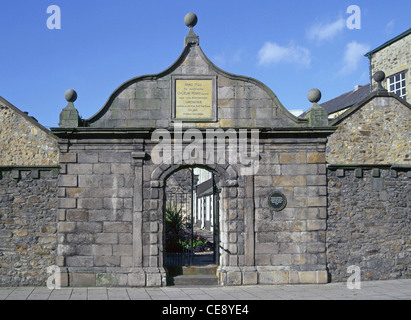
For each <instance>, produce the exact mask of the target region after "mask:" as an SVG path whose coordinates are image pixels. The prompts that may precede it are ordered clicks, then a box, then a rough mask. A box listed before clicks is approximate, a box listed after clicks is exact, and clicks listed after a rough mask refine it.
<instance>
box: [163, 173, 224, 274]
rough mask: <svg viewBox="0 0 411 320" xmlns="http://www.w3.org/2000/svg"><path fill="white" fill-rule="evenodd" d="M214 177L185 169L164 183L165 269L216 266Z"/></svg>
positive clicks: (217, 256)
mask: <svg viewBox="0 0 411 320" xmlns="http://www.w3.org/2000/svg"><path fill="white" fill-rule="evenodd" d="M217 180H218V179H217V176H216V175H215V174H214V173H213V172H211V171H209V170H207V169H204V168H200V167H186V168H183V169H180V170H178V171H176V172H174V173H173V174H171V175H170V176H169V177H168V178H167V179H166V183H165V208H164V220H165V221H164V222H165V224H164V225H165V237H164V239H165V243H164V248H165V260H164V261H165V266H166V267H167V269H169V270H172V269H174V270H175V269H179V268H182V267H191V266H208V265H217V264H218V260H219V252H218V248H219V246H218V243H219V238H218V236H219V224H218V221H219V220H218V212H219V192H220V188H219V185H218V181H217Z"/></svg>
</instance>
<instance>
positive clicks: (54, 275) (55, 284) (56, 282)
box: [46, 265, 61, 290]
mask: <svg viewBox="0 0 411 320" xmlns="http://www.w3.org/2000/svg"><path fill="white" fill-rule="evenodd" d="M47 274H51V275H50V276H49V277H48V278H47V282H46V285H47V288H48V289H50V290H53V289H61V273H60V268H59V267H58V266H55V265H53V266H50V267H47Z"/></svg>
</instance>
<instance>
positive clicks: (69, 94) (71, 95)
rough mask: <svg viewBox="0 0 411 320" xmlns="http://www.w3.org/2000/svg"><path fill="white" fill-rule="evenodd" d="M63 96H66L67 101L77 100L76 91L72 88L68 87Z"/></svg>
mask: <svg viewBox="0 0 411 320" xmlns="http://www.w3.org/2000/svg"><path fill="white" fill-rule="evenodd" d="M64 97H65V98H66V100H67V101H68V102H74V101H76V100H77V92H76V91H74V90H73V89H69V90H67V91H66V94H65V95H64Z"/></svg>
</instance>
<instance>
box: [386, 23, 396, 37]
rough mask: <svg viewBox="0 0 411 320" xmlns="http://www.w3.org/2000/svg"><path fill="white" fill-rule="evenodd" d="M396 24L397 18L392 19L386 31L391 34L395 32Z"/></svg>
mask: <svg viewBox="0 0 411 320" xmlns="http://www.w3.org/2000/svg"><path fill="white" fill-rule="evenodd" d="M394 25H395V20H391V21H390V22H388V23H387V25H386V26H385V30H384V31H385V33H386V34H388V35H391V34H392V33H393V30H394Z"/></svg>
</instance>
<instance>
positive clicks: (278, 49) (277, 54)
mask: <svg viewBox="0 0 411 320" xmlns="http://www.w3.org/2000/svg"><path fill="white" fill-rule="evenodd" d="M280 62H288V63H292V64H295V65H299V66H303V67H309V66H310V64H311V53H310V51H309V50H308V49H306V48H303V47H300V46H297V45H295V44H294V43H290V44H289V45H288V46H280V45H278V44H277V43H275V42H266V43H265V44H264V45H263V47H262V48H261V49H260V51H259V52H258V64H259V65H265V66H268V65H273V64H277V63H280Z"/></svg>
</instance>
